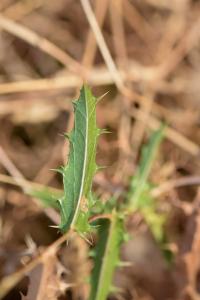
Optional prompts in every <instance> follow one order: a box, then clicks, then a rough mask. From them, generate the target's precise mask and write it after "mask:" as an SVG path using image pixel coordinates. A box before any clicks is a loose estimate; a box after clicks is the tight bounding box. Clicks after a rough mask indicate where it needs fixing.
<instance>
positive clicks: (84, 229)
mask: <svg viewBox="0 0 200 300" xmlns="http://www.w3.org/2000/svg"><path fill="white" fill-rule="evenodd" d="M96 105H97V99H96V98H95V97H94V96H93V95H92V92H91V90H90V89H89V87H87V86H86V85H84V86H83V87H82V89H81V92H80V97H79V99H78V100H77V101H75V102H73V106H74V128H73V130H72V132H71V133H70V134H66V135H65V136H66V138H67V139H68V140H69V143H70V151H69V156H68V161H67V164H66V165H64V166H62V167H61V168H59V169H58V172H60V173H61V174H62V177H63V192H62V193H59V199H58V201H57V202H56V201H55V199H56V197H57V196H58V194H55V195H54V196H53V197H52V193H50V192H48V190H45V191H32V192H31V194H32V195H34V196H37V197H38V198H40V199H41V200H42V201H43V203H45V205H48V198H49V205H50V206H52V207H54V208H59V210H60V215H61V223H60V225H59V228H60V230H61V231H62V232H63V233H65V232H67V231H69V230H72V231H76V232H77V233H78V234H79V235H81V236H82V237H83V238H84V237H86V235H87V233H89V232H91V231H93V232H94V233H95V234H96V235H97V244H96V246H95V248H94V251H93V254H94V255H93V264H94V267H93V270H92V272H91V276H90V287H91V288H90V296H89V300H106V299H107V296H108V295H109V293H110V292H111V291H114V290H115V288H114V287H113V286H112V281H113V274H114V272H115V269H116V268H117V266H119V265H120V266H123V262H121V261H120V247H121V245H122V243H123V242H124V240H125V238H126V237H127V231H126V228H125V221H126V219H127V218H128V216H129V215H130V214H133V213H134V212H135V211H139V212H140V213H141V214H142V216H143V218H144V220H145V221H146V223H147V225H148V226H149V228H150V230H151V231H152V233H153V235H154V237H155V239H156V240H157V241H158V242H160V241H162V238H163V224H164V220H165V219H164V217H163V216H162V215H161V216H160V215H158V214H157V212H156V205H155V201H154V199H152V197H151V196H150V191H151V185H150V184H149V182H148V178H149V174H150V171H151V167H152V164H153V161H154V159H155V156H156V153H157V151H158V147H159V145H160V142H161V140H162V138H163V134H164V126H162V127H161V128H160V129H159V130H158V131H156V132H155V133H154V134H153V135H152V137H151V139H150V142H149V144H148V145H147V146H145V148H144V149H143V150H142V157H141V162H140V163H139V167H138V170H137V172H136V174H135V176H133V177H132V178H131V180H130V187H129V191H128V193H127V194H126V195H125V197H124V203H123V204H122V205H119V204H118V203H117V199H116V201H115V202H114V203H113V201H110V205H108V206H107V207H106V208H105V207H103V208H102V211H101V213H102V214H101V216H102V217H101V218H99V219H98V221H97V222H94V221H92V220H94V219H95V211H96V210H95V209H94V208H95V206H96V205H97V206H98V201H100V200H94V199H96V197H95V196H94V194H93V193H92V190H91V188H92V180H93V177H94V175H95V173H96V172H97V171H98V169H99V167H98V166H97V164H96V148H97V139H98V136H99V135H100V134H101V133H104V132H105V130H102V129H99V128H98V127H97V125H96ZM57 204H58V205H57ZM105 209H106V210H107V211H106V213H105ZM108 210H109V211H108ZM88 255H89V254H88Z"/></svg>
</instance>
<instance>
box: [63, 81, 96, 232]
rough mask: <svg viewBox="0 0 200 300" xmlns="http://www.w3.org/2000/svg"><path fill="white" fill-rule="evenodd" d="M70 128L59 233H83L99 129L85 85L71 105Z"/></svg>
mask: <svg viewBox="0 0 200 300" xmlns="http://www.w3.org/2000/svg"><path fill="white" fill-rule="evenodd" d="M73 105H74V113H75V120H74V129H73V131H72V132H71V133H70V135H69V141H70V153H69V159H68V164H67V165H66V166H64V168H63V184H64V196H63V198H62V199H61V201H60V205H61V224H60V228H61V230H62V231H67V230H68V229H69V228H74V229H76V230H77V231H79V232H81V233H84V232H85V231H87V229H89V224H88V221H87V219H88V206H89V203H88V198H89V196H90V195H89V194H90V191H91V185H92V179H93V176H94V174H95V172H96V170H97V166H96V162H95V157H96V144H97V137H98V135H99V132H100V131H99V128H97V126H96V98H95V97H94V96H93V95H92V93H91V91H90V89H89V88H88V87H87V86H83V87H82V89H81V93H80V97H79V99H78V100H77V101H75V102H73Z"/></svg>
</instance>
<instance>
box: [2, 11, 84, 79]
mask: <svg viewBox="0 0 200 300" xmlns="http://www.w3.org/2000/svg"><path fill="white" fill-rule="evenodd" d="M0 27H1V28H2V29H4V30H5V31H7V32H9V33H11V34H13V35H15V36H16V37H18V38H20V39H22V40H24V41H26V42H27V43H29V44H30V45H32V46H34V47H37V48H39V49H40V50H42V51H44V52H45V53H47V54H49V55H50V56H52V57H53V58H54V59H56V60H57V61H59V62H60V63H62V64H63V65H65V66H66V67H67V68H68V69H69V70H70V71H73V72H75V73H77V72H78V73H82V74H83V73H84V72H85V71H84V70H83V67H82V66H81V65H80V64H79V63H78V62H77V61H76V60H74V59H73V58H72V57H71V56H70V55H68V54H67V53H66V52H64V51H63V50H61V49H60V48H59V47H57V46H56V45H54V44H53V43H51V42H50V41H48V40H47V39H45V38H43V37H41V36H39V35H38V34H37V33H35V32H34V31H32V30H30V29H28V28H26V27H25V26H23V25H20V24H18V23H16V22H14V21H12V20H10V19H8V18H6V17H4V16H3V15H2V14H0Z"/></svg>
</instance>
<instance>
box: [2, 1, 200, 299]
mask: <svg viewBox="0 0 200 300" xmlns="http://www.w3.org/2000/svg"><path fill="white" fill-rule="evenodd" d="M83 82H86V83H87V84H88V85H89V86H90V87H91V88H92V91H93V93H94V94H95V95H96V96H97V97H101V96H102V95H104V94H105V93H106V94H105V95H104V97H103V99H102V100H101V101H100V102H99V105H98V108H97V121H98V126H99V127H102V128H106V129H108V130H109V131H110V132H111V134H108V135H103V136H102V137H101V138H100V140H99V144H98V154H97V162H98V164H99V165H103V166H106V168H105V169H103V170H102V171H101V172H99V173H98V174H97V175H96V176H95V179H94V190H95V191H96V194H97V195H98V196H99V197H100V198H101V200H102V201H106V200H107V199H109V198H110V197H111V196H112V195H117V196H120V195H122V194H123V193H124V192H125V191H126V190H127V187H128V185H129V181H130V177H131V176H133V175H134V173H135V170H136V168H137V166H138V161H139V158H140V155H141V147H142V145H143V144H144V143H146V142H147V141H148V138H149V136H150V135H151V132H152V131H153V130H155V129H158V128H159V126H160V124H161V123H162V122H163V121H164V122H166V123H167V124H168V128H167V130H166V136H165V140H164V142H163V143H162V145H161V147H160V149H159V154H158V156H157V159H156V161H155V163H154V167H153V171H152V173H151V182H153V184H154V186H155V188H154V189H153V196H154V197H155V198H156V199H157V200H156V201H157V204H156V209H157V214H158V215H159V213H160V211H162V212H164V213H165V217H166V219H165V226H164V229H162V230H163V231H164V236H165V238H166V243H165V247H166V249H167V250H168V252H169V253H170V257H171V258H170V259H169V257H168V259H166V257H164V256H163V249H162V247H161V245H159V244H158V243H157V242H156V241H155V238H154V237H153V236H152V234H151V232H150V230H149V228H148V226H147V225H146V224H145V223H144V222H143V220H142V218H141V217H140V216H139V215H136V216H135V217H134V218H133V221H132V222H131V224H130V225H129V227H130V228H129V231H130V234H132V235H133V236H134V238H133V240H131V241H130V242H129V243H128V244H127V245H125V246H124V247H123V249H122V254H121V255H122V257H124V258H125V259H126V260H128V261H131V262H132V266H131V267H129V268H127V269H126V270H125V271H123V272H120V271H118V272H116V275H115V285H116V286H117V287H119V288H121V290H123V293H122V294H119V295H116V296H114V295H113V296H112V295H111V297H110V298H109V299H119V300H120V299H127V300H129V299H145V300H146V299H156V300H161V299H162V300H163V299H179V300H180V299H191V300H192V299H194V300H198V299H200V255H199V253H200V209H199V207H200V206H199V205H200V190H199V184H200V171H199V170H200V146H199V143H200V98H199V97H200V96H199V95H200V2H199V1H198V0H197V1H195V0H193V1H192V0H173V1H167V0H91V1H88V0H80V1H78V0H77V1H75V0H56V1H48V0H19V1H17V0H1V1H0V277H1V278H2V279H3V278H5V276H8V275H11V274H13V273H14V272H16V271H17V270H19V269H20V270H22V273H21V275H20V276H19V277H17V279H16V278H15V277H12V276H11V277H10V282H11V283H12V282H14V283H13V284H11V286H15V287H12V288H10V289H8V294H7V296H6V297H5V299H15V300H18V299H28V300H33V299H38V300H39V299H63V300H65V299H67V300H68V299H74V300H78V299H81V300H82V299H87V295H88V287H87V286H86V285H84V284H83V282H82V279H83V278H85V277H87V276H88V274H89V272H90V269H91V263H90V262H89V261H88V258H87V251H88V247H89V245H88V244H87V243H85V241H83V240H81V239H78V238H72V239H71V240H70V243H69V245H68V247H66V246H63V247H61V248H59V250H58V249H56V251H54V253H53V254H51V256H50V258H51V259H50V260H49V257H48V259H46V260H44V261H43V264H41V263H40V262H37V261H36V257H37V255H38V254H40V253H41V252H42V251H43V249H44V248H45V247H47V246H49V245H50V244H51V243H53V242H54V241H55V240H56V239H57V238H58V237H59V236H60V235H59V233H58V232H57V230H55V229H54V228H51V227H50V225H53V224H56V223H57V222H59V216H58V214H57V212H55V211H54V210H53V209H48V208H44V207H43V206H42V205H41V203H40V202H39V201H38V200H37V199H35V198H34V197H30V196H27V195H25V194H24V191H25V190H26V187H27V185H28V186H31V187H34V186H37V184H41V185H47V186H51V187H54V188H56V189H61V188H62V179H61V177H60V176H59V175H58V174H57V173H55V172H53V171H50V169H54V168H57V167H58V166H60V165H62V164H63V163H64V162H66V160H67V153H68V143H67V142H66V140H65V139H64V137H63V133H64V132H69V131H70V130H71V129H72V127H73V107H72V103H71V102H72V100H74V99H77V97H78V95H79V90H80V87H81V85H82V83H83ZM57 250H58V251H57ZM30 260H33V261H34V260H35V261H36V262H35V268H34V269H33V270H31V271H30V272H29V273H27V270H25V269H23V268H24V267H23V266H24V265H25V264H26V263H27V262H29V261H30ZM47 273H48V274H52V275H51V276H50V278H47V276H46V274H47ZM45 276H46V277H45ZM42 280H43V281H44V282H45V287H46V291H45V293H46V295H45V298H42V296H41V295H44V292H43V294H42V292H41V281H42ZM45 280H46V281H45ZM77 284H78V287H77ZM52 286H53V288H52ZM0 287H1V288H2V289H3V286H2V285H0ZM38 291H40V296H38V297H37V295H38V293H39V292H38ZM22 294H23V295H26V296H23V295H22Z"/></svg>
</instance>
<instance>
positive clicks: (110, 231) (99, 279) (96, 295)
mask: <svg viewBox="0 0 200 300" xmlns="http://www.w3.org/2000/svg"><path fill="white" fill-rule="evenodd" d="M123 231H124V228H123V220H122V218H121V217H119V214H118V213H117V212H116V211H115V210H114V211H113V212H112V217H111V220H108V219H104V220H101V224H100V226H99V241H98V243H97V246H96V249H95V253H96V256H95V259H94V269H93V272H92V276H91V292H90V297H89V299H90V300H105V299H106V298H107V296H108V294H109V292H110V289H111V286H112V278H113V273H114V270H115V268H116V267H117V265H118V262H119V250H120V246H121V244H122V242H123Z"/></svg>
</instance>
